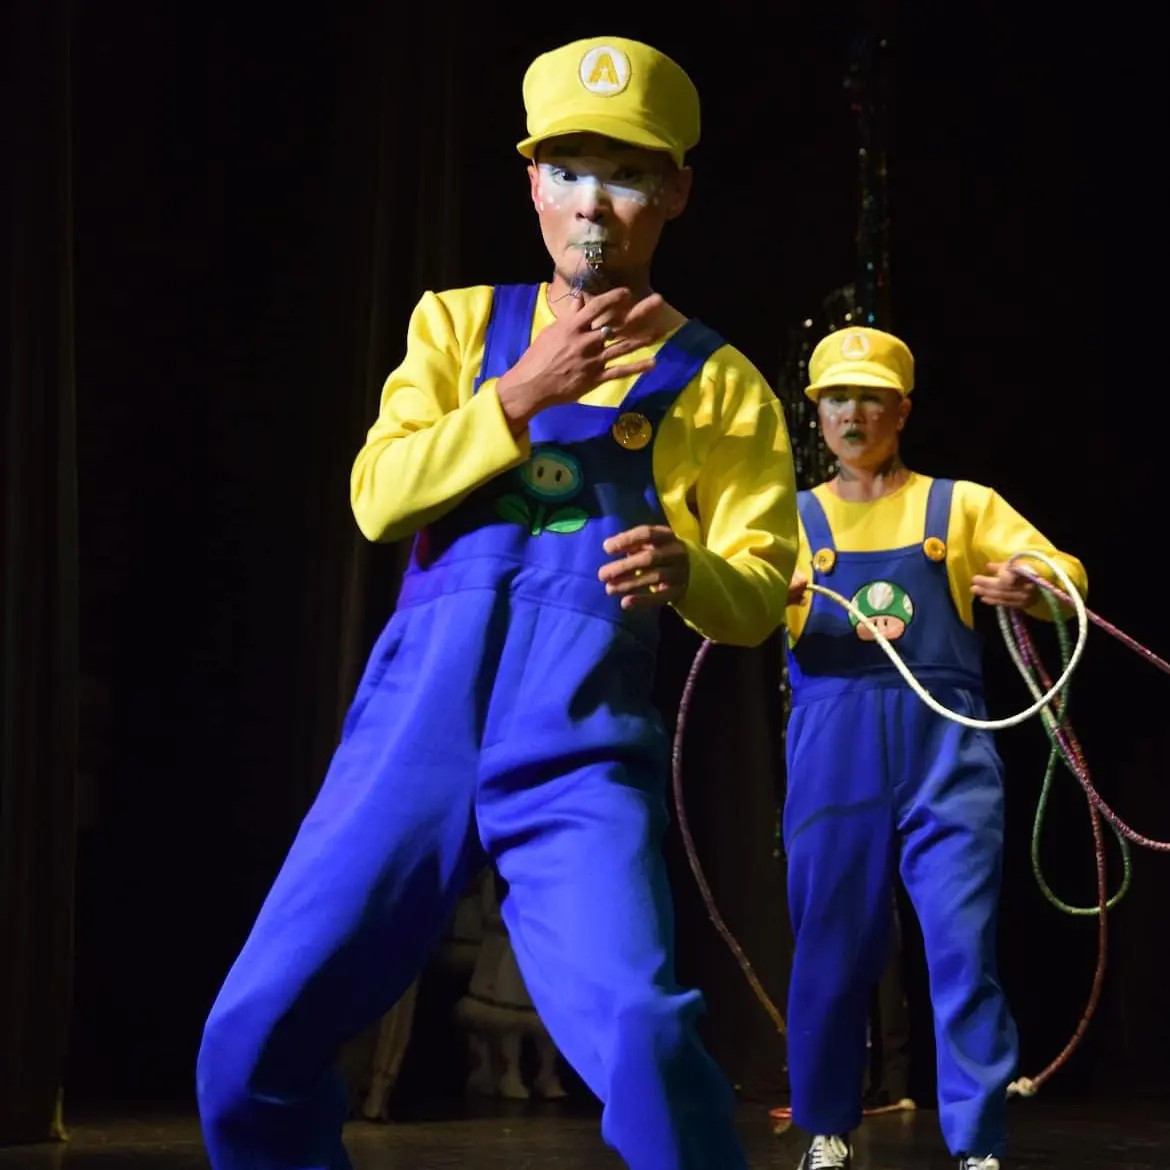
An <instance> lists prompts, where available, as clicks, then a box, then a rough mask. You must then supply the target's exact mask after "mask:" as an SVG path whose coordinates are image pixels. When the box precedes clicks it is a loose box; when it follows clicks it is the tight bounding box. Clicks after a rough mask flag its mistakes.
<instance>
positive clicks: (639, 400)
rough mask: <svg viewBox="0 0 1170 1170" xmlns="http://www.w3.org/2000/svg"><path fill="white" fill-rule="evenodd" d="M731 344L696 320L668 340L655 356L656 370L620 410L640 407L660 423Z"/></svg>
mask: <svg viewBox="0 0 1170 1170" xmlns="http://www.w3.org/2000/svg"><path fill="white" fill-rule="evenodd" d="M726 344H727V342H726V341H725V340H724V339H723V338H722V337H721V336H720V335H719V334H718V333H716V332H715V330H714V329H711V328H709V327H708V326H706V325H704V324H703V323H702V322H701V321H699V320H697V319H694V318H692V319H691V320H690V321H688V322H687V323H686V324H685V325H683V326H682V328H681V329H679V330H678V332H676V333H675V334H674V335H673V336H671V337H668V338H667V339H666V341H664V342H663V343H662V345H661V346H660V347H659V349H658V352H657V353H656V354H655V355H654V368H653V369H652V370H647V371H646V372H645V373H644V374H642V375H641V376H640V377H639V378H638V379H637V381H635V382H634V384H633V386H631V387H630V391H629V393H628V394H627V395H626V396H625V398H624V399H623V401H622V404H621V406H620V407H619V409H620V410H632V409H633V408H634V407H635V406H638V407H639V409H640V410H641V411H642V413H643V414H645V415H647V416H648V417H650V418H651V421H652V422H654V421H657V419H656V418H655V417H654V416H658V418H661V416H662V415H663V414H665V413H666V411H667V410H669V409H670V407H671V405H672V404H673V402H674V400H675V399H676V398H677V397H678V395H679V394H680V393H681V392H682V390H683V389H684V388H685V387H686V386H687V385H689V384H690V382H691V380H692V379H693V378H694V377H695V376H696V375H697V374H698V373H699V372H700V371H701V370H702V369H703V366H704V365H705V364H706V363H707V360H708V359H709V358H710V357H711V355H712V354H714V353H715V352H716V351H717V350H720V349H722V348H723V346H725V345H726Z"/></svg>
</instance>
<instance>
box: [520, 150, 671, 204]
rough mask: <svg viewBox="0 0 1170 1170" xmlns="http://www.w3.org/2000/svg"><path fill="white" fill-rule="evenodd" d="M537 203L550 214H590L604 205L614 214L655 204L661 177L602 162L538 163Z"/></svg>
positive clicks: (567, 161)
mask: <svg viewBox="0 0 1170 1170" xmlns="http://www.w3.org/2000/svg"><path fill="white" fill-rule="evenodd" d="M538 170H539V172H540V188H539V193H540V202H541V204H542V210H543V207H548V208H549V209H551V210H553V211H572V212H578V211H580V212H584V213H585V214H591V213H593V212H594V211H596V209H597V207H598V206H599V205H600V204H603V203H609V204H610V205H612V206H613V207H614V210H615V211H620V209H621V208H622V206H623V205H625V206H626V207H628V208H630V209H631V210H632V209H634V208H637V207H647V206H649V205H650V204H651V203H653V202H655V201H656V200H657V198H658V195H659V192H660V191H661V189H662V176H661V175H657V174H646V173H643V172H638V171H634V170H631V169H630V168H629V167H620V166H617V165H615V164H614V163H612V162H608V161H606V160H605V159H587V158H586V159H573V160H571V161H570V160H566V161H565V162H563V163H541V164H540V165H539V167H538Z"/></svg>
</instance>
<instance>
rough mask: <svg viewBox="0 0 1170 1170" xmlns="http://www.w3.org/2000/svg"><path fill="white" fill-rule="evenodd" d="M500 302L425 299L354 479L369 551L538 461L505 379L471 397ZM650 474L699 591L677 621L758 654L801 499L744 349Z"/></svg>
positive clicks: (672, 424)
mask: <svg viewBox="0 0 1170 1170" xmlns="http://www.w3.org/2000/svg"><path fill="white" fill-rule="evenodd" d="M546 294H547V286H544V285H542V286H541V290H540V295H539V296H538V297H537V307H536V312H535V314H534V319H533V324H532V336H533V337H535V336H536V335H537V334H538V333H539V332H540V330H542V329H545V328H547V327H548V326H549V325H551V324H552V323H553V321H554V320H555V319H556V318H555V315H554V313H553V311H552V309H551V308H550V307H549V304H548V297H547V295H546ZM491 303H492V290H491V288H490V287H487V286H480V287H475V288H467V289H456V290H453V291H448V292H442V293H433V292H428V293H426V294H424V295H423V297H422V299H421V300H420V301H419V303H418V305H417V306H416V308H415V310H414V313H413V314H412V315H411V320H410V329H409V332H408V335H407V341H406V356H405V358H404V360H403V362H402V364H401V365H400V366H399V367H398V368H397V369H396V370H395V371H394V372H393V373H392V374H391V375H390V377H389V378H388V379H387V380H386V383H385V386H384V387H383V390H382V398H381V408H380V411H379V415H378V419H377V421H376V422H375V423H374V425H373V426H372V427H371V428H370V431H369V433H368V435H367V437H366V442H365V445H364V446H363V447H362V449H361V451H360V452H359V453H358V456H357V458H356V460H355V461H354V465H353V473H352V475H351V479H350V501H351V504H352V507H353V514H354V518H355V519H356V520H357V523H358V527H359V528H360V529H361V531H362V533H363V534H364V535H365V536H366V537H367V539H369V540H372V541H395V540H401V539H403V538H405V537H408V536H412V535H413V534H414V533H416V532H417V531H418V530H419V529H421V528H423V527H424V526H425V525H427V524H428V523H430V522H432V521H433V520H435V519H436V518H438V517H439V516H441V515H443V513H445V512H447V511H449V510H450V509H451V508H453V507H455V505H456V504H458V503H459V501H460V500H462V499H463V498H464V497H466V496H467V495H468V494H469V493H470V492H472V491H474V490H475V489H476V488H478V487H479V486H480V485H482V484H484V483H486V482H487V481H488V480H490V479H492V478H494V477H495V476H497V475H500V474H502V473H503V472H505V471H508V470H509V469H511V468H513V467H515V466H517V465H519V464H520V463H522V462H523V461H524V460H525V459H526V458H528V455H529V451H530V447H529V441H528V438H527V436H522V437H521V438H520V439H516V438H514V437H513V435H512V433H511V431H510V429H509V426H508V422H507V419H506V418H505V417H504V412H503V409H502V408H501V406H500V400H499V397H498V395H497V393H496V380H495V379H489V380H487V381H485V382H484V383H483V384H482V385H481V387H480V389H479V392H478V393H473V390H474V385H475V378H476V376H477V375H478V372H479V369H480V365H481V362H482V359H483V353H484V338H485V334H486V330H487V322H488V318H489V316H490V312H491ZM659 344H660V343H659ZM657 348H658V345H657V344H656V345H653V346H650V347H648V348H647V349H644V350H640V351H638V352H637V353H634V354H630V355H628V356H627V357H625V358H623V359H622V360H623V361H629V362H633V361H638V360H641V359H642V358H643V357H645V356H649V355H650V354H652V353H654V352H655V351H656V350H657ZM631 385H632V379H617V380H614V381H612V382H606V383H603V384H602V385H600V386H598V387H597V388H595V389H594V390H591V391H590V392H589V393H588V394H587V395H585V396H584V397H583V398H582V399H581V401H582V402H584V403H585V404H586V405H591V406H617V405H619V404H620V403H621V401H622V399H623V398H624V397H625V395H626V393H627V392H628V391H629V389H630V387H631ZM653 471H654V481H655V485H656V487H657V489H658V495H659V498H660V499H661V501H662V506H663V509H664V511H665V514H666V519H667V522H668V523H669V524H670V526H671V528H673V530H674V532H675V534H676V535H677V536H678V537H679V539H680V540H682V541H683V543H684V544H685V545H686V547H687V550H688V554H689V557H690V570H691V580H690V586H689V587H688V589H687V592H686V596H685V597H684V598H683V599H682V600H681V601H679V602H678V603H677V604H676V606H675V608H676V609H677V610H678V612H679V614H680V615H681V617H682V618H683V620H684V621H686V622H687V624H688V625H690V626H691V627H692V628H693V629H695V630H697V631H698V632H699V633H700V634H701V635H703V637H706V638H710V639H712V640H713V641H716V642H726V643H732V644H735V645H742V646H755V645H759V644H760V643H761V642H763V641H765V640H766V639H767V638H768V637H769V636H770V635H771V634H772V633H773V632H774V631H775V630H776V629H777V628H778V627H779V626H780V625H782V624H783V621H784V609H785V605H786V597H787V591H788V583H789V581H790V580H791V577H792V568H793V564H794V563H795V559H796V540H797V536H796V533H797V515H796V487H795V480H794V478H793V469H792V454H791V448H790V446H789V440H788V431H787V428H786V426H785V423H784V414H783V411H782V409H781V407H780V404H779V402H778V400H777V399H776V397H775V395H774V394H773V393H772V392H771V390H770V388H769V387H768V384H767V382H766V381H765V379H764V378H763V376H762V375H761V374H760V373H759V371H758V370H757V369H756V368H755V367H754V366H753V365H752V364H751V362H749V361H748V360H747V358H746V357H744V356H743V354H741V353H740V352H739V351H738V350H736V349H735V348H733V347H732V346H729V345H725V346H723V347H722V348H721V349H719V350H718V351H717V352H716V353H715V354H713V355H712V357H711V358H710V359H708V361H707V362H706V364H705V365H704V367H703V369H702V371H701V372H700V373H699V374H698V375H697V376H696V377H695V378H694V379H692V381H691V382H690V384H689V385H687V387H686V388H685V389H684V390H683V391H682V393H681V394H680V395H679V397H678V398H677V399H676V401H675V403H674V405H673V406H672V408H671V410H670V411H669V413H668V414H667V415H666V417H665V418H664V419H663V421H662V424H661V426H660V427H659V429H658V433H657V434H656V435H655V438H654V448H653ZM602 555H604V554H602ZM598 587H599V588H601V586H600V585H599V586H598Z"/></svg>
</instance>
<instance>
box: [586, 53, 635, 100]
mask: <svg viewBox="0 0 1170 1170" xmlns="http://www.w3.org/2000/svg"><path fill="white" fill-rule="evenodd" d="M579 75H580V78H581V84H582V85H583V86H584V87H585V88H586V89H587V90H588V91H589V92H590V93H595V94H597V95H598V96H599V97H612V96H613V95H614V94H615V93H621V92H622V90H623V89H625V88H626V86H627V85H629V84H630V59H629V57H627V56H626V55H625V53H623V52H622V51H621V49H611V48H609V47H608V46H607V45H599V46H598V47H597V48H595V49H590V50H589V52H588V53H586V54H585V56H584V57H582V58H581V68H580V70H579Z"/></svg>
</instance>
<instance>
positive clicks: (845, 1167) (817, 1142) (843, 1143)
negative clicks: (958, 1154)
mask: <svg viewBox="0 0 1170 1170" xmlns="http://www.w3.org/2000/svg"><path fill="white" fill-rule="evenodd" d="M973 1165H975V1166H977V1167H978V1163H973ZM852 1167H853V1150H852V1148H851V1147H850V1145H849V1140H848V1138H843V1137H837V1136H826V1135H825V1134H817V1136H816V1137H815V1138H813V1139H812V1141H811V1142H809V1143H808V1149H807V1150H805V1152H804V1157H803V1158H801V1159H800V1165H799V1166H798V1167H797V1168H796V1170H852ZM989 1170H996V1168H995V1167H994V1166H992V1167H990V1168H989Z"/></svg>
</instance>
